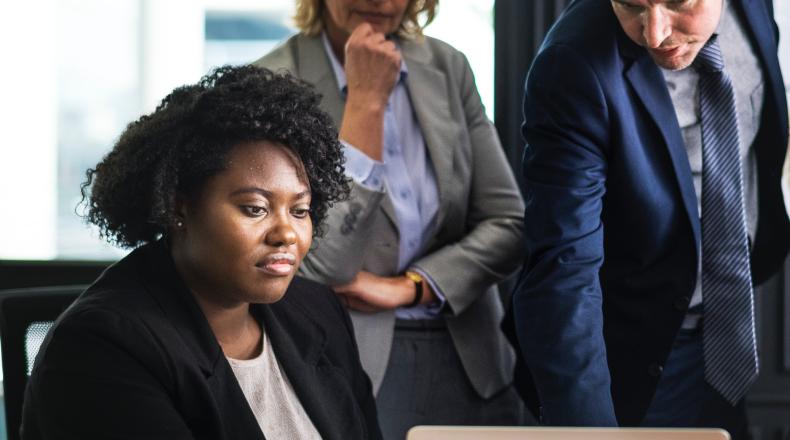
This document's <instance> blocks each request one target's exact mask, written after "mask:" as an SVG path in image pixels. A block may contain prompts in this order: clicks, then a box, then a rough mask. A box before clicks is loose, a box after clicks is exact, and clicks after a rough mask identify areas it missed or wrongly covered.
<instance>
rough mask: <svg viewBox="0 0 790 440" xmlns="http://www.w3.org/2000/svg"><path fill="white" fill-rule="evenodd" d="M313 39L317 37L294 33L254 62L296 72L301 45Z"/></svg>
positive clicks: (262, 65)
mask: <svg viewBox="0 0 790 440" xmlns="http://www.w3.org/2000/svg"><path fill="white" fill-rule="evenodd" d="M312 39H315V37H307V36H305V35H302V34H295V35H292V36H290V37H289V38H287V39H286V40H284V41H282V42H281V43H280V44H278V45H277V46H276V47H275V48H274V49H272V50H271V51H270V52H269V53H267V54H266V55H264V56H262V57H260V58H258V59H257V60H256V61H254V62H253V63H252V64H253V65H255V66H258V67H265V68H267V69H270V70H274V71H278V70H287V71H289V72H295V71H296V69H297V59H298V58H299V55H298V53H299V46H300V45H302V44H304V42H305V41H308V40H312Z"/></svg>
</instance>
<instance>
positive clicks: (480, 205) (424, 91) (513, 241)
mask: <svg viewBox="0 0 790 440" xmlns="http://www.w3.org/2000/svg"><path fill="white" fill-rule="evenodd" d="M437 3H438V0H296V17H295V18H296V24H297V25H298V26H299V28H300V30H301V32H300V33H299V34H298V35H295V36H294V37H292V38H290V39H289V40H287V41H286V42H285V43H284V44H283V45H282V46H280V47H278V48H276V49H275V50H274V51H272V52H271V53H269V54H267V55H265V56H264V57H263V58H261V59H260V60H259V61H258V62H257V64H258V65H261V66H264V67H268V68H270V69H284V70H287V71H289V72H291V73H293V74H295V75H297V76H298V77H300V78H302V79H304V80H305V81H307V82H309V83H311V84H314V85H315V87H316V89H317V90H318V92H319V93H321V95H323V100H322V101H321V106H322V108H323V109H324V110H326V111H327V112H328V113H329V114H330V115H332V117H333V118H334V121H335V123H336V124H337V126H338V127H339V137H340V140H341V141H342V142H343V151H344V154H345V156H346V159H347V162H346V167H345V168H346V173H347V174H348V176H349V177H350V178H351V179H353V181H352V190H351V196H350V198H349V200H348V201H346V202H344V203H338V204H337V205H336V206H335V207H334V208H332V209H331V210H330V211H329V213H328V217H327V233H326V236H325V237H324V238H322V239H321V240H320V242H319V243H318V246H317V247H316V249H315V251H314V252H311V254H310V255H309V256H308V257H307V259H306V260H305V263H304V264H303V265H302V271H303V273H304V274H305V276H306V277H308V278H311V279H314V280H317V281H320V282H323V283H326V284H329V285H331V286H333V287H334V289H335V292H336V293H337V294H338V295H339V297H340V298H342V299H343V302H344V303H345V304H346V305H347V306H348V307H349V308H350V309H351V318H352V322H353V323H354V329H355V333H356V337H357V342H358V344H359V350H360V356H361V358H362V365H363V367H364V368H365V370H366V371H367V372H368V374H369V375H370V378H371V380H372V382H373V386H374V390H375V391H376V392H377V396H376V401H377V404H378V410H379V423H380V425H381V428H382V431H383V433H384V436H385V438H387V439H397V440H401V439H403V438H404V436H405V433H406V431H407V430H408V429H409V428H410V427H411V426H413V425H416V424H445V425H446V424H450V425H459V424H477V425H490V424H495V425H513V424H519V423H520V422H521V420H522V416H521V413H522V404H521V401H520V400H519V398H518V397H517V395H516V393H515V391H514V390H513V388H512V386H511V385H510V384H511V381H512V379H513V366H514V359H515V357H514V353H513V351H512V349H511V348H510V346H509V345H508V343H507V341H506V340H505V338H504V336H503V335H502V333H501V332H500V330H499V322H500V321H501V319H502V316H503V310H502V309H503V307H502V304H501V301H500V297H499V292H498V290H497V286H496V284H497V283H498V282H500V281H502V280H503V279H504V278H506V277H507V276H508V275H510V274H511V273H512V272H513V271H515V270H516V269H517V268H518V265H519V264H520V262H521V261H522V255H521V253H522V249H523V246H522V219H523V213H524V203H523V201H522V199H521V196H520V194H519V190H518V187H517V185H516V181H515V178H514V177H513V172H512V171H511V170H510V167H509V166H508V164H507V160H506V159H505V154H504V152H503V150H502V146H501V145H500V143H499V138H498V137H497V134H496V131H495V130H494V126H493V124H492V123H491V121H489V120H488V118H487V117H486V114H485V110H484V109H483V105H482V103H481V101H480V96H479V95H478V93H477V88H476V87H475V82H474V77H473V75H472V71H471V69H470V68H469V64H468V63H467V61H466V58H465V57H464V55H463V54H462V53H461V52H459V51H457V50H456V49H454V48H453V47H451V46H450V45H448V44H447V43H444V42H442V41H439V40H437V39H435V38H430V37H426V36H423V35H422V26H423V25H422V24H421V23H429V22H430V21H431V20H432V19H433V17H434V15H435V13H436V7H437Z"/></svg>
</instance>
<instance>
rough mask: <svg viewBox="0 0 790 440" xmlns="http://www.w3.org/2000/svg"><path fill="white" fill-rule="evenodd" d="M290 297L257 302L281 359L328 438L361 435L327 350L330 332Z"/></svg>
mask: <svg viewBox="0 0 790 440" xmlns="http://www.w3.org/2000/svg"><path fill="white" fill-rule="evenodd" d="M292 287H293V284H292ZM287 297H288V294H286V298H284V299H283V300H281V301H280V302H279V303H275V304H272V305H267V306H256V307H255V308H254V310H255V313H257V314H258V316H260V319H261V321H262V322H263V323H264V327H265V331H266V332H268V335H269V338H270V339H271V343H272V347H273V349H274V354H275V356H276V357H277V361H278V362H279V364H280V365H281V366H282V369H283V371H284V372H285V374H286V375H287V377H288V381H289V382H290V383H291V386H292V387H293V390H294V392H295V393H296V395H297V397H298V398H299V402H300V403H301V405H302V407H303V408H304V410H305V412H306V413H307V415H308V416H309V417H310V420H311V421H312V422H313V425H314V426H315V428H316V429H317V430H318V432H319V433H320V434H321V437H322V438H323V439H324V440H335V439H336V440H344V439H349V438H358V437H359V436H360V434H359V429H358V427H359V426H360V425H359V423H358V420H357V419H356V415H357V414H358V411H357V410H356V406H355V405H356V403H355V402H354V400H353V396H352V395H350V394H349V391H348V386H347V384H346V383H345V382H344V381H343V379H342V376H340V375H339V373H338V372H337V371H336V367H334V366H333V365H331V364H330V363H329V362H328V361H327V358H326V356H325V354H324V352H325V349H326V344H327V338H326V332H325V331H324V329H323V328H322V327H320V326H319V325H318V324H317V323H316V322H315V321H314V320H313V319H312V318H311V317H310V316H309V313H306V312H305V311H304V310H302V309H301V308H300V307H299V306H298V305H295V304H294V303H290V304H289V301H288V299H287ZM338 325H340V324H339V323H338Z"/></svg>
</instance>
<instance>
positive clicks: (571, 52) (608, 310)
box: [513, 0, 790, 425]
mask: <svg viewBox="0 0 790 440" xmlns="http://www.w3.org/2000/svg"><path fill="white" fill-rule="evenodd" d="M730 1H731V3H732V4H733V5H734V6H735V7H736V10H737V12H738V14H739V15H740V17H741V18H742V19H743V20H744V23H745V27H746V28H747V29H748V30H749V32H750V38H751V39H752V42H753V44H754V48H755V52H756V55H757V57H758V58H759V59H760V61H761V66H762V69H763V72H764V77H765V78H764V81H765V104H764V107H763V111H762V120H761V125H760V129H759V132H758V134H757V138H756V139H755V141H754V144H753V145H754V148H755V149H756V155H757V162H758V174H759V178H758V179H759V180H758V185H759V224H758V230H757V234H756V237H755V240H754V243H753V248H752V272H753V278H754V280H755V282H758V283H759V282H761V281H763V280H765V279H766V278H767V277H768V276H769V275H770V274H771V273H773V272H775V271H776V270H777V269H778V268H779V267H780V265H781V263H782V261H783V258H784V256H785V254H786V252H787V248H788V242H789V241H790V223H788V219H787V214H786V211H785V207H784V203H783V201H782V194H781V189H780V175H781V168H782V162H783V159H784V156H785V151H786V149H787V145H788V142H787V141H788V136H787V133H788V123H787V117H788V115H787V103H786V98H785V90H784V86H783V82H782V78H781V72H780V71H779V63H778V60H777V55H776V54H777V42H778V31H777V27H776V24H775V22H774V20H773V10H772V6H771V0H730ZM524 114H525V123H524V126H523V134H524V137H525V139H526V141H527V145H528V146H527V148H526V150H525V155H524V163H523V167H524V169H523V171H524V177H525V188H524V189H525V198H526V206H527V207H526V214H525V237H526V252H527V257H526V260H525V265H524V270H523V272H522V277H521V279H520V280H519V283H518V286H517V288H516V291H515V294H514V299H513V310H514V314H515V320H516V331H517V334H518V340H519V343H520V346H521V348H522V354H523V356H524V359H525V360H526V362H527V365H528V367H529V370H530V371H531V373H532V376H533V377H534V383H535V385H536V387H537V393H538V396H536V397H539V399H540V403H541V405H542V407H543V408H542V411H543V417H544V422H545V423H547V424H558V425H614V424H616V423H619V424H620V425H635V424H638V423H639V422H640V420H641V419H642V417H643V416H644V414H645V411H646V410H647V407H648V405H649V403H650V399H651V398H652V395H653V393H654V391H655V386H656V384H657V382H658V376H659V373H660V369H661V367H662V364H663V362H664V361H665V360H666V358H667V355H668V353H669V351H670V347H671V345H672V341H673V339H674V337H675V334H676V332H677V330H678V328H679V327H680V324H681V322H682V319H683V316H684V315H685V313H686V310H687V308H688V303H689V300H690V298H691V296H692V293H693V290H694V286H695V283H696V277H697V267H698V259H699V249H700V221H699V217H698V214H697V202H696V194H695V192H694V186H693V182H692V175H691V169H690V166H689V162H688V158H687V155H686V151H685V146H684V143H683V139H682V137H681V131H680V127H679V126H678V122H677V119H676V117H675V112H674V109H673V106H672V101H671V100H670V97H669V93H668V92H667V88H666V85H665V82H664V78H663V75H662V73H661V71H660V69H659V68H658V67H657V66H656V64H655V63H654V62H653V60H652V59H651V58H650V56H649V55H648V53H647V52H646V51H645V50H644V49H643V48H641V47H639V46H638V45H637V44H635V43H634V42H632V41H631V40H630V39H629V38H628V37H627V36H626V35H625V34H624V32H623V31H622V28H621V27H620V25H619V23H618V22H617V20H616V18H615V16H614V13H613V12H612V8H611V5H610V3H609V1H608V0H577V1H575V2H574V3H573V4H571V5H570V6H569V8H568V9H567V10H566V11H565V12H564V14H563V16H562V17H561V18H560V19H559V20H558V22H557V23H556V24H555V25H554V27H553V28H552V30H551V31H550V33H549V34H548V36H547V37H546V40H545V41H544V43H543V46H542V47H541V49H540V52H539V54H538V56H537V57H536V59H535V61H534V63H533V65H532V67H531V69H530V73H529V75H528V78H527V84H526V92H525V98H524Z"/></svg>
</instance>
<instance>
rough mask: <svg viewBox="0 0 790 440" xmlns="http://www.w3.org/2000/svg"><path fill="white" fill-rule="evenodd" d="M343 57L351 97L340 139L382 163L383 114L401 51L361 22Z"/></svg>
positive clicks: (351, 37) (368, 25) (344, 116)
mask: <svg viewBox="0 0 790 440" xmlns="http://www.w3.org/2000/svg"><path fill="white" fill-rule="evenodd" d="M344 54H345V60H344V70H345V73H346V83H347V86H348V94H347V95H346V106H345V110H344V113H343V122H342V124H341V127H340V139H342V140H344V141H346V142H348V143H350V144H351V145H353V146H354V147H356V148H357V149H359V150H360V151H362V152H363V153H365V154H366V155H367V156H368V157H370V158H371V159H374V160H381V150H382V145H383V139H384V112H385V110H386V108H387V100H388V99H389V96H390V93H391V92H392V89H393V88H394V87H395V84H396V82H397V80H398V77H399V72H400V63H401V54H400V51H398V48H397V46H395V43H393V42H392V41H389V40H387V39H386V37H385V35H384V34H382V33H380V32H376V31H374V30H373V27H371V26H370V24H369V23H362V24H360V25H359V26H357V28H356V29H354V32H352V33H351V35H350V36H349V37H348V41H346V46H345V52H344Z"/></svg>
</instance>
